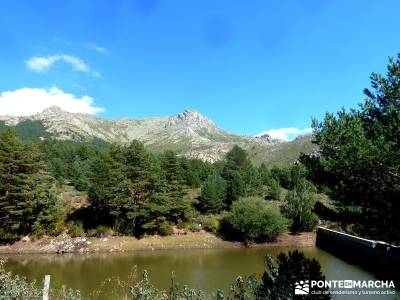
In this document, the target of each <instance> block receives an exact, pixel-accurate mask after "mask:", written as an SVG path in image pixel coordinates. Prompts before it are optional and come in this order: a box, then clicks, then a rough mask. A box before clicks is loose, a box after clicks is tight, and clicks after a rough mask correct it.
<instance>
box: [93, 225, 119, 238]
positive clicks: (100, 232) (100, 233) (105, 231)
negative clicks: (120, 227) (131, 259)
mask: <svg viewBox="0 0 400 300" xmlns="http://www.w3.org/2000/svg"><path fill="white" fill-rule="evenodd" d="M109 235H113V230H112V229H111V228H110V227H108V226H106V225H99V226H97V227H96V228H95V229H90V230H88V232H87V236H90V237H105V236H109Z"/></svg>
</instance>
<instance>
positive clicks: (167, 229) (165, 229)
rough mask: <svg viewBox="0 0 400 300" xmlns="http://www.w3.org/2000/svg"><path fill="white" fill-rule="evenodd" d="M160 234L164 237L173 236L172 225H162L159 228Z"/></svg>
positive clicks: (167, 223)
mask: <svg viewBox="0 0 400 300" xmlns="http://www.w3.org/2000/svg"><path fill="white" fill-rule="evenodd" d="M158 233H159V234H160V235H162V236H166V235H171V234H173V233H174V230H173V229H172V225H171V223H169V222H163V223H161V225H160V227H159V228H158Z"/></svg>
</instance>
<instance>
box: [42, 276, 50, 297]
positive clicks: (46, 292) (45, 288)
mask: <svg viewBox="0 0 400 300" xmlns="http://www.w3.org/2000/svg"><path fill="white" fill-rule="evenodd" d="M49 288H50V275H45V276H44V286H43V300H49Z"/></svg>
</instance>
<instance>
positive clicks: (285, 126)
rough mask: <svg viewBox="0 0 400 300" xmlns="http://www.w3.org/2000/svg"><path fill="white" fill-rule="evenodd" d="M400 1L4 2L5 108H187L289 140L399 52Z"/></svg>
mask: <svg viewBox="0 0 400 300" xmlns="http://www.w3.org/2000/svg"><path fill="white" fill-rule="evenodd" d="M399 11H400V1H398V0H393V1H390V0H381V1H369V0H352V1H348V0H324V1H320V0H301V1H300V0H290V1H289V0H275V1H267V0H262V1H257V0H254V1H240V0H237V1H232V0H219V1H215V0H202V1H194V0H130V1H128V0H125V1H123V0H121V1H118V0H115V1H105V0H104V1H103V0H97V1H94V0H92V1H89V0H88V1H78V0H70V1H67V0H60V1H51V0H36V1H33V0H31V1H26V0H25V1H24V0H20V1H12V0H5V1H1V2H0V115H5V114H8V115H29V114H34V113H37V112H39V111H41V110H43V109H44V108H46V107H49V106H51V105H58V106H60V107H61V108H63V109H65V110H68V111H71V112H83V113H90V114H94V115H96V116H99V117H105V118H110V119H117V118H138V117H149V116H161V115H174V114H177V113H179V112H181V111H183V110H185V109H193V110H196V111H199V112H200V113H202V114H204V115H206V116H208V117H210V118H211V119H212V120H213V121H214V122H215V123H216V124H217V125H218V126H219V127H221V128H223V129H225V130H227V131H230V132H232V133H236V134H247V135H255V134H259V133H261V132H265V131H267V132H268V133H270V134H271V135H272V136H274V137H277V138H282V139H292V138H294V137H295V136H296V135H298V134H302V133H308V132H309V131H310V129H309V127H310V123H311V119H312V118H313V117H315V118H317V119H319V120H321V119H322V118H323V116H324V114H325V113H326V112H327V111H330V112H335V111H338V110H340V109H341V108H342V107H345V108H351V107H356V106H357V104H358V103H360V102H362V101H363V100H364V96H363V94H362V90H363V89H364V88H365V87H368V86H369V76H370V74H371V72H380V73H384V72H385V69H386V64H387V59H388V57H389V56H395V55H396V54H397V53H398V52H399V50H400V36H399V28H400V18H398V12H399Z"/></svg>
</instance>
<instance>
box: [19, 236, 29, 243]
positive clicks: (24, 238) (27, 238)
mask: <svg viewBox="0 0 400 300" xmlns="http://www.w3.org/2000/svg"><path fill="white" fill-rule="evenodd" d="M30 241H31V238H30V237H29V236H28V235H27V236H24V237H23V238H22V239H21V242H24V243H28V242H30Z"/></svg>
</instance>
